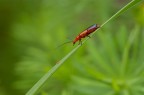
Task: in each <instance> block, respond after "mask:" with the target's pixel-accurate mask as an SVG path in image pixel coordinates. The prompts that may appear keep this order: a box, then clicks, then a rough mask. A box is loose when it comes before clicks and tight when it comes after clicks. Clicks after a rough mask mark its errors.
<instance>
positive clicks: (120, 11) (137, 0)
mask: <svg viewBox="0 0 144 95" xmlns="http://www.w3.org/2000/svg"><path fill="white" fill-rule="evenodd" d="M140 1H142V0H132V1H131V2H129V3H128V4H127V5H125V6H124V7H123V8H122V9H120V10H119V11H118V12H117V13H115V14H114V15H113V16H112V17H111V18H109V19H108V20H107V21H106V22H104V23H103V24H102V25H101V27H102V26H104V25H105V24H106V23H108V22H109V21H110V20H113V19H114V18H115V17H117V16H119V15H120V14H122V13H123V12H125V11H127V10H128V9H129V8H131V7H133V6H134V5H136V4H137V3H138V2H140Z"/></svg>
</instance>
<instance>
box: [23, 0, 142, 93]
mask: <svg viewBox="0 0 144 95" xmlns="http://www.w3.org/2000/svg"><path fill="white" fill-rule="evenodd" d="M140 1H142V0H132V1H131V2H130V3H128V4H127V5H126V6H124V7H123V8H122V9H120V10H119V11H118V12H117V13H116V14H114V15H113V16H112V17H111V18H109V19H108V20H107V21H106V22H104V23H103V24H102V25H101V27H103V26H104V25H105V24H106V23H108V22H109V21H111V20H112V19H114V18H115V17H117V16H119V15H120V14H122V13H123V12H125V11H126V10H127V9H129V8H131V7H132V6H134V5H135V4H137V3H138V2H140ZM93 34H94V33H93ZM88 39H89V38H87V39H86V40H84V41H83V43H85V42H86V41H87V40H88ZM79 47H80V45H78V46H77V47H76V48H74V49H73V50H72V51H71V52H70V53H68V54H67V55H66V56H65V57H64V58H63V59H62V60H60V61H59V62H58V63H57V64H56V65H55V66H54V67H52V68H51V70H49V71H48V73H46V74H45V75H44V76H43V77H42V78H41V79H40V80H39V81H38V82H37V83H36V84H35V85H34V86H33V87H32V88H31V89H30V90H29V91H28V92H27V93H26V95H33V94H34V93H36V92H37V91H38V89H40V87H42V85H43V84H44V83H45V82H46V81H47V80H48V79H49V78H50V76H52V74H53V73H54V72H56V70H57V69H58V68H59V67H60V66H61V65H62V64H63V63H64V62H65V60H66V59H68V58H69V57H70V56H71V55H72V54H73V53H74V52H75V51H76V50H77V49H78V48H79Z"/></svg>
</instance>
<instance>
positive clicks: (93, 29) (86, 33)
mask: <svg viewBox="0 0 144 95" xmlns="http://www.w3.org/2000/svg"><path fill="white" fill-rule="evenodd" d="M98 28H100V25H98V24H94V25H92V26H90V27H89V28H87V29H86V30H84V31H83V32H81V33H80V34H79V35H78V36H76V38H75V39H74V40H73V45H75V43H76V42H77V41H79V44H82V41H81V39H82V38H85V37H89V38H90V36H89V34H91V33H93V32H94V31H95V30H97V29H98Z"/></svg>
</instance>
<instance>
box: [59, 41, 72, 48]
mask: <svg viewBox="0 0 144 95" xmlns="http://www.w3.org/2000/svg"><path fill="white" fill-rule="evenodd" d="M71 42H72V41H68V42H65V43H63V44H61V45H59V46H57V47H56V48H59V47H61V46H63V45H65V44H67V43H71Z"/></svg>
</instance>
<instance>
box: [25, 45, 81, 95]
mask: <svg viewBox="0 0 144 95" xmlns="http://www.w3.org/2000/svg"><path fill="white" fill-rule="evenodd" d="M79 47H80V45H78V46H77V47H76V48H74V49H73V50H72V51H71V52H70V53H68V54H67V55H66V56H65V57H64V58H63V59H61V60H60V61H59V62H58V63H57V64H56V65H55V66H54V67H52V68H51V69H50V70H49V71H48V73H46V74H45V75H44V76H43V77H42V78H41V79H40V80H39V81H38V82H37V83H36V84H35V85H34V86H33V87H32V88H31V89H30V90H29V91H28V92H27V93H26V95H33V94H35V93H36V92H37V90H38V89H40V87H41V86H42V85H43V84H44V83H45V82H46V80H47V79H49V78H50V77H51V76H52V74H53V73H54V72H56V70H57V69H58V68H59V67H60V66H61V65H62V64H63V63H64V62H65V61H66V59H68V58H69V57H70V56H71V55H72V54H73V53H74V52H75V51H76V50H77V49H78V48H79Z"/></svg>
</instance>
